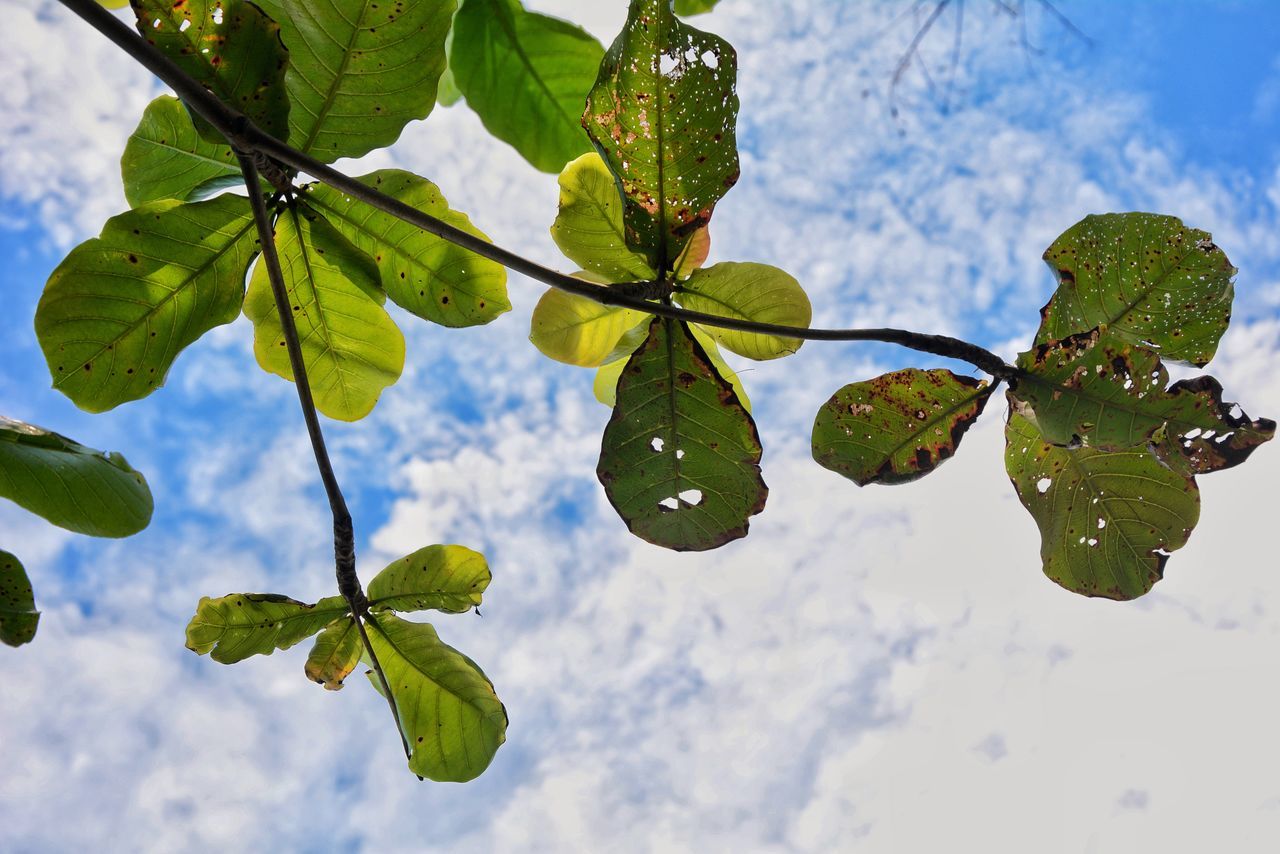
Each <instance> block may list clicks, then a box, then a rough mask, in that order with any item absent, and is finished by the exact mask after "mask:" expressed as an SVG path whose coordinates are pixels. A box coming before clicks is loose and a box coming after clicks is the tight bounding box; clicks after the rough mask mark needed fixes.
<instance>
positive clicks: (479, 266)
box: [308, 169, 511, 326]
mask: <svg viewBox="0 0 1280 854" xmlns="http://www.w3.org/2000/svg"><path fill="white" fill-rule="evenodd" d="M359 180H360V181H362V182H364V183H365V184H368V185H369V186H371V187H374V188H375V189H378V190H381V191H382V192H384V193H386V194H387V195H389V196H391V197H393V198H395V199H396V200H398V201H401V202H404V203H405V204H407V205H409V206H410V207H413V208H416V209H418V210H420V211H422V212H424V213H427V214H430V215H431V216H434V217H436V218H437V219H442V220H444V221H445V222H447V223H449V224H450V225H452V226H454V227H456V228H460V229H462V230H463V231H465V232H467V233H468V234H474V235H475V236H477V237H480V238H483V239H484V240H488V239H489V238H488V237H487V236H485V234H484V232H482V231H480V229H478V228H476V227H475V226H474V225H472V224H471V220H470V219H468V218H467V215H466V214H464V213H462V212H460V211H455V210H451V209H450V208H449V203H448V202H446V201H445V199H444V196H442V195H441V194H440V190H439V189H437V187H436V185H435V184H432V183H431V182H430V181H428V180H427V179H425V178H419V177H418V176H417V175H414V174H413V173H411V172H403V171H401V170H399V169H383V170H380V171H378V172H373V173H371V174H369V175H365V176H364V177H363V178H360V179H359ZM308 199H309V200H310V203H311V204H312V205H313V206H314V207H315V208H316V209H318V210H321V211H323V212H324V213H325V215H326V217H327V218H328V220H329V222H330V223H331V224H332V225H333V227H334V228H336V229H337V230H338V231H339V232H341V233H342V235H343V236H344V237H346V238H347V239H348V240H350V241H351V242H352V243H354V244H355V245H356V246H357V247H359V248H360V249H362V250H364V252H365V253H367V254H368V255H370V256H372V257H373V258H374V260H375V262H376V263H377V266H378V272H379V274H380V275H381V277H382V287H383V289H385V290H386V292H387V295H388V296H390V297H391V300H392V301H393V302H394V303H396V305H399V306H400V307H401V308H404V309H406V310H408V311H410V312H412V313H413V314H416V315H417V316H418V317H421V318H424V319H426V320H430V321H432V322H433V323H439V324H441V325H442V326H475V325H477V324H481V323H488V322H489V321H491V320H493V319H494V318H495V317H497V316H498V315H499V314H502V313H503V312H505V311H510V310H511V303H510V302H509V301H508V300H507V271H506V268H504V267H503V266H502V265H501V264H499V263H497V262H496V261H490V260H489V259H488V258H481V257H480V256H479V255H476V254H475V253H473V252H470V251H468V250H466V249H463V248H462V247H460V246H457V245H455V244H453V243H450V242H449V241H447V240H444V239H442V238H439V237H436V236H435V235H433V234H428V233H427V232H425V231H422V230H421V229H419V228H416V227H415V226H412V225H409V224H408V223H405V222H403V221H401V220H399V219H397V218H396V217H393V216H390V215H388V214H385V213H382V212H381V211H379V210H376V209H375V208H372V207H370V206H369V205H366V204H364V203H363V202H360V201H356V200H355V199H352V198H350V197H348V196H344V195H343V194H342V193H339V192H338V191H336V190H333V189H332V188H330V187H326V186H324V185H322V184H313V185H311V186H310V187H309V188H308Z"/></svg>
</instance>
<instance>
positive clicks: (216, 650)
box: [187, 593, 348, 664]
mask: <svg viewBox="0 0 1280 854" xmlns="http://www.w3.org/2000/svg"><path fill="white" fill-rule="evenodd" d="M347 611H348V609H347V602H346V600H345V599H343V598H342V597H341V596H330V597H328V598H326V599H321V600H320V601H319V602H317V603H316V604H314V605H308V604H307V603H305V602H299V601H297V600H296V599H290V598H289V597H288V596H280V595H278V594H276V593H232V594H231V595H229V596H223V597H221V598H218V599H210V598H209V597H208V596H204V597H201V599H200V604H199V605H197V606H196V613H195V616H194V617H192V618H191V622H190V623H188V624H187V649H189V650H191V651H192V652H195V653H197V654H199V655H204V654H205V653H211V654H210V656H209V657H210V658H212V659H213V660H214V661H217V662H219V663H221V664H235V663H236V662H237V661H244V660H245V659H246V658H248V657H249V656H251V655H270V654H271V653H273V652H275V651H276V650H277V649H288V648H289V647H291V646H293V645H294V644H296V643H298V642H299V641H304V640H306V639H307V638H309V637H311V636H312V635H314V634H315V633H316V632H318V631H320V630H321V629H323V628H324V627H325V626H327V625H329V624H330V623H332V622H333V621H334V620H337V619H339V618H340V617H342V616H343V615H344V614H346V613H347Z"/></svg>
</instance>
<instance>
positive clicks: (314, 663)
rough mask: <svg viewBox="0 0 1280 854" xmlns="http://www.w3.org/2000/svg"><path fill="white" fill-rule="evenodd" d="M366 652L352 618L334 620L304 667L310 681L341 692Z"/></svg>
mask: <svg viewBox="0 0 1280 854" xmlns="http://www.w3.org/2000/svg"><path fill="white" fill-rule="evenodd" d="M363 651H364V646H363V644H361V642H360V630H359V629H358V628H357V627H356V621H355V620H353V619H352V618H351V617H349V616H348V617H343V618H341V619H339V620H334V621H333V622H332V623H330V624H329V625H328V626H327V627H326V628H325V630H324V631H322V632H321V633H320V634H319V636H318V637H316V642H315V645H314V646H313V647H311V654H310V655H308V656H307V663H306V665H305V667H304V670H305V671H306V674H307V678H308V679H310V680H311V681H312V682H319V683H320V684H321V685H323V686H324V687H325V690H326V691H338V690H341V689H342V683H343V681H344V680H345V679H346V678H347V677H348V676H349V675H351V671H352V670H355V669H356V665H358V664H359V663H360V655H361V653H362V652H363Z"/></svg>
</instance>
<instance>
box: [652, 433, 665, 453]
mask: <svg viewBox="0 0 1280 854" xmlns="http://www.w3.org/2000/svg"><path fill="white" fill-rule="evenodd" d="M665 444H666V443H665V442H663V441H662V437H661V436H654V437H653V439H652V440H651V441H650V442H649V447H650V448H652V449H653V452H654V453H655V454H660V453H662V448H663V446H664V445H665Z"/></svg>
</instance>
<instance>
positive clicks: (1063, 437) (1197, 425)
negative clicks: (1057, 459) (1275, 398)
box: [1013, 329, 1276, 474]
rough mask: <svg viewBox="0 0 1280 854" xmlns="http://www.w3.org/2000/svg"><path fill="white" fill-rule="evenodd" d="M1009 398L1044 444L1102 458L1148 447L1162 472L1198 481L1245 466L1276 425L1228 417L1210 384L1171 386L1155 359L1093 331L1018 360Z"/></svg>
mask: <svg viewBox="0 0 1280 854" xmlns="http://www.w3.org/2000/svg"><path fill="white" fill-rule="evenodd" d="M1018 367H1019V368H1021V369H1022V370H1023V371H1024V373H1023V374H1022V375H1020V376H1019V377H1018V379H1017V383H1016V386H1015V388H1014V390H1013V395H1014V396H1015V397H1016V398H1017V399H1018V400H1020V401H1022V402H1023V403H1025V404H1028V405H1029V406H1030V407H1031V408H1032V409H1034V411H1035V420H1036V423H1037V425H1038V427H1039V429H1040V431H1041V433H1042V434H1043V436H1044V438H1045V440H1046V441H1048V442H1051V443H1053V444H1056V445H1068V444H1073V443H1083V444H1085V445H1088V446H1090V447H1093V448H1098V449H1101V450H1112V451H1116V450H1124V449H1127V448H1136V447H1142V448H1145V447H1147V446H1148V445H1150V446H1152V447H1153V448H1154V450H1155V452H1156V454H1157V455H1158V456H1159V457H1160V459H1161V460H1162V461H1163V462H1165V463H1166V464H1168V465H1170V466H1172V467H1173V468H1175V469H1177V470H1179V471H1181V472H1183V473H1184V474H1202V473H1205V472H1211V471H1217V470H1218V469H1224V468H1229V467H1231V466H1234V465H1237V464H1239V463H1242V462H1244V460H1245V459H1246V458H1247V457H1248V456H1249V455H1250V454H1251V453H1253V450H1254V449H1255V448H1256V447H1257V446H1258V445H1260V444H1262V443H1263V442H1266V441H1267V440H1269V439H1270V438H1271V437H1272V436H1273V435H1275V429H1276V425H1275V422H1274V421H1271V420H1269V419H1266V418H1263V419H1259V420H1257V421H1250V420H1249V419H1248V416H1243V417H1235V416H1233V415H1232V414H1231V409H1232V404H1229V403H1224V402H1223V400H1222V386H1220V385H1219V384H1218V381H1217V380H1215V379H1213V378H1212V377H1197V378H1195V379H1191V380H1182V381H1180V382H1177V383H1174V384H1173V385H1172V386H1169V385H1168V383H1169V372H1168V371H1167V370H1166V369H1165V367H1164V365H1163V364H1162V363H1161V361H1160V357H1159V356H1157V355H1156V354H1155V353H1153V352H1152V351H1150V350H1148V349H1146V348H1144V347H1135V346H1133V345H1131V344H1128V343H1126V342H1125V341H1124V340H1123V339H1120V338H1118V337H1117V336H1114V335H1111V334H1110V331H1109V330H1100V329H1095V330H1093V331H1091V332H1088V333H1084V334H1081V335H1073V336H1071V337H1069V338H1067V339H1065V340H1063V341H1055V342H1051V343H1048V344H1042V345H1040V346H1039V347H1037V348H1035V349H1034V350H1030V351H1028V352H1026V353H1023V354H1022V355H1021V356H1019V357H1018Z"/></svg>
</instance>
